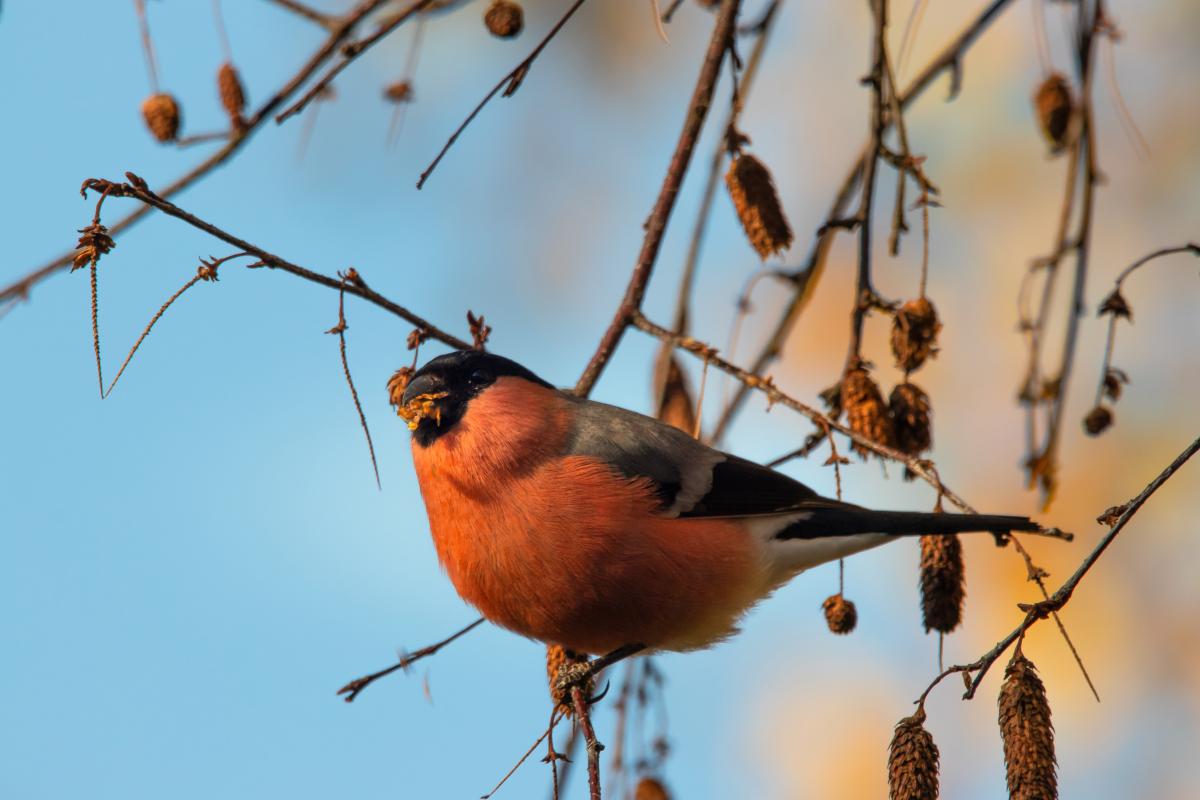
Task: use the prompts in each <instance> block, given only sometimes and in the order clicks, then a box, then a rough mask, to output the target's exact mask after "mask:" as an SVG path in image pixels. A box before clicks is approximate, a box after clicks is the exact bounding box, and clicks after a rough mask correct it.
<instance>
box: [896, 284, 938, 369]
mask: <svg viewBox="0 0 1200 800" xmlns="http://www.w3.org/2000/svg"><path fill="white" fill-rule="evenodd" d="M941 329H942V323H941V322H939V321H938V315H937V309H936V308H934V307H933V303H931V302H929V300H928V298H925V297H918V298H917V299H916V300H909V301H908V302H907V303H905V304H904V305H902V306H900V308H899V309H897V310H896V315H895V316H894V317H893V318H892V354H893V355H894V356H895V357H896V366H897V367H899V368H900V369H902V370H904V371H905V372H911V371H913V370H914V369H917V368H918V367H920V366H921V365H922V364H924V363H925V360H926V359H928V358H929V357H930V356H935V355H937V351H938V349H937V337H938V332H939V331H941Z"/></svg>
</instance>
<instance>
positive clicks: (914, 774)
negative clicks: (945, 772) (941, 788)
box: [888, 709, 938, 800]
mask: <svg viewBox="0 0 1200 800" xmlns="http://www.w3.org/2000/svg"><path fill="white" fill-rule="evenodd" d="M924 722H925V711H924V710H923V709H918V710H917V713H916V714H913V715H912V716H911V717H905V718H904V719H902V720H900V722H899V723H897V725H896V731H895V733H894V734H892V743H891V745H890V746H889V747H888V797H889V798H891V800H937V796H938V749H937V745H936V744H934V742H933V736H931V735H930V734H929V731H927V730H925V726H924Z"/></svg>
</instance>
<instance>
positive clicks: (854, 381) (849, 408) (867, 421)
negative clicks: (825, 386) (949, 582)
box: [841, 366, 895, 458]
mask: <svg viewBox="0 0 1200 800" xmlns="http://www.w3.org/2000/svg"><path fill="white" fill-rule="evenodd" d="M841 403H842V408H843V409H845V411H846V420H847V421H848V422H849V424H850V430H852V431H854V432H855V433H860V434H862V435H863V436H866V437H867V438H868V439H870V440H872V441H874V442H878V443H879V444H882V445H886V446H888V447H891V446H892V444H893V442H894V441H895V436H894V434H893V431H892V418H891V416H889V414H888V407H887V405H885V404H884V402H883V395H882V394H880V392H879V386H878V384H876V383H875V381H873V380H872V379H871V376H870V375H869V374H868V373H867V370H866V369H865V368H864V367H861V366H859V367H855V368H853V369H849V370H847V371H846V374H845V375H843V376H842V391H841ZM853 447H854V449H855V451H856V452H857V453H858V454H859V455H860V456H862V457H863V458H866V457H867V455H868V454H869V453H870V452H871V451H870V450H868V449H867V448H865V447H863V446H862V445H859V444H854V445H853Z"/></svg>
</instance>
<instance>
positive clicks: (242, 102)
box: [217, 61, 246, 128]
mask: <svg viewBox="0 0 1200 800" xmlns="http://www.w3.org/2000/svg"><path fill="white" fill-rule="evenodd" d="M217 91H218V93H219V94H220V95H221V106H222V107H223V108H224V109H225V113H226V114H227V115H228V116H229V121H230V122H231V123H232V124H233V127H235V128H244V127H245V125H246V121H245V120H244V119H242V111H244V110H245V108H246V92H245V90H244V89H242V79H241V77H240V76H239V75H238V71H237V67H235V66H233V64H231V63H229V62H228V61H226V62H225V63H224V64H222V65H221V68H220V69H219V70H217Z"/></svg>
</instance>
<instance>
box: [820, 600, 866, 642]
mask: <svg viewBox="0 0 1200 800" xmlns="http://www.w3.org/2000/svg"><path fill="white" fill-rule="evenodd" d="M821 608H822V610H824V611H825V624H826V625H828V626H829V630H831V631H833V632H834V633H836V634H839V635H842V636H844V635H845V634H847V633H850V632H851V631H853V630H854V628H855V626H856V625H858V609H857V608H855V607H854V603H852V602H851V601H849V600H847V599H846V598H844V597H842V595H841V593H840V592H839V593H838V594H832V595H830V596H829V597H826V598H825V602H824V603H822V604H821Z"/></svg>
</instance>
